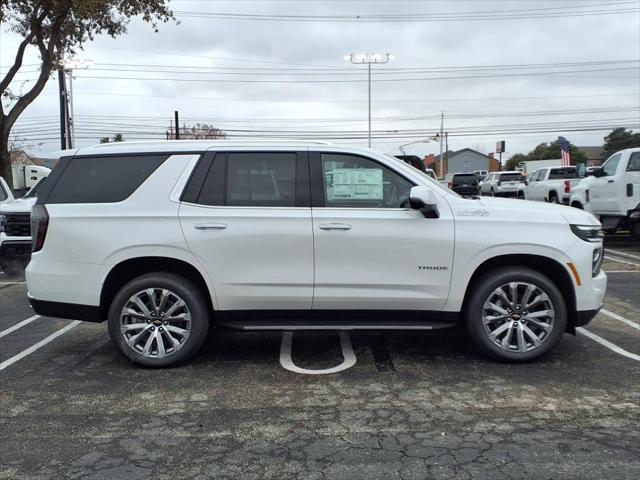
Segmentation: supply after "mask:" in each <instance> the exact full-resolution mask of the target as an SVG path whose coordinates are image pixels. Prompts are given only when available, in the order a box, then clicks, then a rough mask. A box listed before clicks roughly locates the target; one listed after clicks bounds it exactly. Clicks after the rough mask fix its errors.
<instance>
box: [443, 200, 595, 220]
mask: <svg viewBox="0 0 640 480" xmlns="http://www.w3.org/2000/svg"><path fill="white" fill-rule="evenodd" d="M468 201H469V202H474V203H470V204H469V206H468V207H469V208H472V207H473V206H474V205H475V207H476V208H477V207H481V208H480V210H482V209H485V210H486V213H484V214H483V215H492V214H495V215H496V216H499V217H500V218H503V219H509V218H510V217H511V218H513V220H514V221H522V220H523V219H526V220H530V221H536V222H542V223H544V222H548V223H560V222H563V223H569V224H572V225H599V224H600V222H599V221H598V219H597V218H596V217H594V216H593V215H591V214H590V213H589V212H585V211H584V210H580V209H579V208H573V207H567V206H565V205H558V204H554V203H545V202H533V201H530V200H516V199H512V198H496V197H480V199H479V200H468ZM453 210H454V212H455V213H456V214H458V215H460V213H459V211H460V210H461V208H460V207H458V206H456V207H454V209H453ZM462 216H464V214H463V215H462Z"/></svg>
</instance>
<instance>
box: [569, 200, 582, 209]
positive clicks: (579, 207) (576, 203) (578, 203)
mask: <svg viewBox="0 0 640 480" xmlns="http://www.w3.org/2000/svg"><path fill="white" fill-rule="evenodd" d="M571 206H572V207H573V208H577V209H578V210H584V208H582V204H581V203H580V202H573V203H572V204H571Z"/></svg>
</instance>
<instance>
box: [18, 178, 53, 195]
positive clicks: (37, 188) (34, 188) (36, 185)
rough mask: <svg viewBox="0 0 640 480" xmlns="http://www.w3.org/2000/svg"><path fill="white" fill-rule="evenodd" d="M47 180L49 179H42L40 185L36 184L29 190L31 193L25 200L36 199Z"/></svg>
mask: <svg viewBox="0 0 640 480" xmlns="http://www.w3.org/2000/svg"><path fill="white" fill-rule="evenodd" d="M46 179H47V177H44V178H42V179H40V181H39V182H38V183H36V184H35V185H34V186H33V187H31V190H29V193H27V194H26V195H25V196H24V197H23V198H35V197H37V196H38V190H40V188H41V187H42V184H43V183H44V181H45V180H46Z"/></svg>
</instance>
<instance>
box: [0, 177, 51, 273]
mask: <svg viewBox="0 0 640 480" xmlns="http://www.w3.org/2000/svg"><path fill="white" fill-rule="evenodd" d="M43 182H44V178H42V179H40V181H39V182H38V183H37V184H35V186H33V187H31V188H30V190H29V193H27V194H26V195H25V196H24V197H22V198H18V199H13V200H12V201H10V202H4V203H0V271H3V272H5V273H6V274H7V275H11V276H13V275H17V274H19V273H21V272H22V271H23V270H24V268H25V267H26V266H27V263H29V259H30V258H31V219H30V217H31V207H33V205H34V204H35V203H36V197H37V194H38V190H39V189H40V188H41V186H42V183H43Z"/></svg>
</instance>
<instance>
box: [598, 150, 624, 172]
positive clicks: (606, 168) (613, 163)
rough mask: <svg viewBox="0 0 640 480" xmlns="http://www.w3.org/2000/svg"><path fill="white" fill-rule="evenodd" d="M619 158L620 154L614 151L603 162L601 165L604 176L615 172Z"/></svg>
mask: <svg viewBox="0 0 640 480" xmlns="http://www.w3.org/2000/svg"><path fill="white" fill-rule="evenodd" d="M621 158H622V154H621V153H616V154H615V155H614V156H612V157H609V160H607V161H606V162H604V165H603V166H602V172H603V174H604V175H603V176H604V177H609V176H611V175H615V174H616V170H617V169H618V164H619V163H620V159H621Z"/></svg>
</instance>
